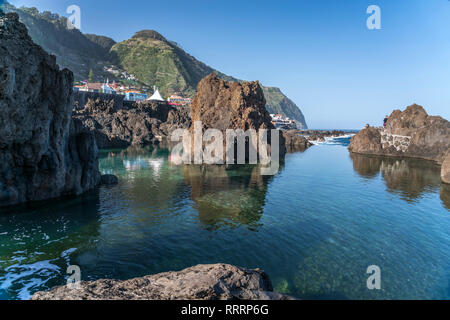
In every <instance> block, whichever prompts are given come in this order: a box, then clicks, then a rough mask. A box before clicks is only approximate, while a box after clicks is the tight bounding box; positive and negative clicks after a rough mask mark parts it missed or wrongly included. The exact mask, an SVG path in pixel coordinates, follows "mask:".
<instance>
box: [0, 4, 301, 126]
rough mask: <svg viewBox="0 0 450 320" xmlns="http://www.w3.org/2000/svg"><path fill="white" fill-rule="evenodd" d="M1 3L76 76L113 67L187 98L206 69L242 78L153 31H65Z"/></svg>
mask: <svg viewBox="0 0 450 320" xmlns="http://www.w3.org/2000/svg"><path fill="white" fill-rule="evenodd" d="M2 7H3V9H4V11H5V12H10V11H15V12H17V13H18V14H19V16H20V20H21V21H22V22H23V23H24V24H25V25H26V26H27V28H28V30H29V34H30V36H31V38H32V39H33V41H34V42H36V43H37V44H38V45H40V46H41V47H42V48H44V49H45V50H46V51H47V52H49V53H51V54H53V55H55V56H56V58H57V62H58V64H59V65H60V66H61V67H66V68H68V69H70V70H72V71H73V72H74V75H75V79H76V80H85V79H88V76H89V73H90V71H91V70H92V72H93V73H94V74H95V76H96V78H97V79H102V81H105V80H106V79H110V80H113V79H114V75H112V74H111V73H109V72H107V71H106V70H105V69H106V68H105V67H106V66H111V65H117V66H119V67H120V68H121V69H123V70H124V71H126V72H128V73H129V74H133V75H135V76H136V78H137V80H138V82H139V83H140V84H141V85H144V86H147V87H151V86H153V85H156V86H157V87H158V88H159V89H160V91H161V92H162V93H163V94H164V95H169V94H172V93H178V92H181V93H183V94H185V95H187V96H189V97H193V96H194V94H195V92H196V89H197V84H198V83H199V82H200V80H201V79H202V78H204V77H205V76H207V75H208V74H211V73H215V74H217V75H218V76H219V77H220V78H222V79H223V80H227V81H238V82H242V81H243V80H239V79H236V78H234V77H231V76H228V75H225V74H224V73H222V72H220V71H218V70H216V69H214V68H212V67H210V66H208V65H206V64H205V63H203V62H201V61H199V60H197V59H196V58H195V57H193V56H191V55H190V54H189V53H187V52H185V51H184V50H183V49H182V48H181V47H180V46H179V45H178V44H177V43H176V42H174V41H169V40H167V39H166V38H165V37H164V36H163V35H162V34H160V33H159V32H157V31H155V30H140V31H137V32H136V33H135V34H134V35H133V37H131V38H130V39H126V40H124V41H121V42H116V41H114V40H113V39H111V38H109V37H106V36H101V35H96V34H83V33H81V32H80V31H79V30H77V29H72V30H69V29H67V18H66V17H62V16H59V15H58V14H54V13H51V12H49V11H44V12H42V13H41V12H39V11H38V10H37V9H36V8H24V7H21V8H16V7H14V6H13V5H10V4H9V3H7V2H6V3H4V4H3V6H2ZM261 86H262V88H263V91H264V95H265V97H266V100H267V106H266V108H267V110H268V111H269V112H270V113H280V114H282V115H284V116H287V117H289V118H291V119H294V120H296V122H297V125H298V126H299V127H300V128H303V129H306V128H307V125H306V121H305V117H304V116H303V113H302V111H301V110H300V108H298V106H297V105H296V104H295V103H294V102H293V101H292V100H290V99H289V98H288V97H286V96H285V95H284V94H283V93H282V92H281V90H280V89H279V88H275V87H265V86H263V85H261Z"/></svg>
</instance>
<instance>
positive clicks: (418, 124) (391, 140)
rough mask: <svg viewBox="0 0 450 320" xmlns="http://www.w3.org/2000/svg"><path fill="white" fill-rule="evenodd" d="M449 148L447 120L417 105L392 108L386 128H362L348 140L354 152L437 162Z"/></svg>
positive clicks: (449, 123)
mask: <svg viewBox="0 0 450 320" xmlns="http://www.w3.org/2000/svg"><path fill="white" fill-rule="evenodd" d="M449 149H450V122H448V121H447V120H445V119H444V118H442V117H438V116H429V115H428V114H427V112H426V111H425V109H424V108H423V107H421V106H419V105H416V104H414V105H411V106H409V107H407V108H406V110H404V111H400V110H395V111H393V112H392V114H391V115H390V117H389V119H388V121H387V129H386V130H384V129H379V128H372V127H369V128H365V129H363V130H361V131H360V132H359V133H357V134H356V135H355V136H354V137H353V138H352V139H351V142H350V146H349V150H350V151H351V152H354V153H361V154H376V155H388V156H403V157H413V158H422V159H428V160H434V161H436V162H437V163H439V164H441V163H442V162H443V161H444V157H445V154H446V153H447V150H449Z"/></svg>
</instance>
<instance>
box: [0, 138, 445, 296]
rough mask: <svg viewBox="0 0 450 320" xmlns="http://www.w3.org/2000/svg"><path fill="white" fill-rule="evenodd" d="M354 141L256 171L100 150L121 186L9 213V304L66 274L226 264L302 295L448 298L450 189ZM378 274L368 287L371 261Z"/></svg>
mask: <svg viewBox="0 0 450 320" xmlns="http://www.w3.org/2000/svg"><path fill="white" fill-rule="evenodd" d="M346 144H348V139H339V140H334V141H329V143H327V144H323V145H319V146H314V147H312V148H310V149H309V150H307V151H306V152H304V153H295V154H289V155H287V157H286V161H285V164H284V165H283V166H282V168H280V172H279V173H278V174H277V175H275V176H273V177H264V176H261V175H259V173H258V170H259V168H258V167H257V166H240V167H234V168H225V167H219V166H213V167H198V166H172V165H170V164H169V163H168V161H167V158H168V151H167V150H162V149H145V150H136V149H128V150H122V151H120V150H116V151H104V152H102V154H101V159H100V166H101V170H102V171H103V173H114V174H116V175H117V176H118V177H119V180H120V183H119V185H117V186H113V187H101V188H100V189H99V190H98V191H96V192H94V193H92V194H90V195H85V196H82V197H79V198H76V199H67V200H64V201H61V200H60V201H51V202H45V203H39V204H35V205H33V206H31V207H29V206H28V207H20V208H14V209H6V210H5V209H3V211H1V212H0V299H28V298H30V296H31V295H32V294H33V293H34V292H36V291H39V290H46V289H49V288H51V287H52V286H55V285H62V284H64V283H65V282H66V278H67V275H66V268H67V266H68V265H78V266H80V268H81V272H82V274H81V277H82V279H83V280H94V279H99V278H118V279H128V278H132V277H137V276H143V275H147V274H152V273H157V272H163V271H169V270H180V269H183V268H185V267H189V266H192V265H195V264H199V263H216V262H224V263H230V264H235V265H239V266H243V267H249V268H257V267H259V268H261V269H263V270H265V271H266V272H267V273H268V274H269V275H270V277H271V279H272V282H273V284H274V287H275V289H276V290H277V291H280V292H284V293H288V294H291V295H293V296H295V297H298V298H305V299H336V298H337V299H450V209H449V208H450V190H449V189H447V188H446V187H445V186H444V185H441V183H440V178H439V168H438V167H437V166H435V165H434V164H432V163H429V162H425V161H419V160H406V159H386V158H384V159H383V158H378V157H367V156H350V155H349V153H348V151H347V149H346V147H345V145H346ZM370 265H377V266H379V267H380V269H381V290H368V289H367V286H366V280H367V278H368V276H369V274H367V273H366V270H367V267H368V266H370Z"/></svg>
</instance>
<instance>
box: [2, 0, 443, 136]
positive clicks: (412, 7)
mask: <svg viewBox="0 0 450 320" xmlns="http://www.w3.org/2000/svg"><path fill="white" fill-rule="evenodd" d="M9 2H10V3H12V4H14V5H16V6H21V5H25V6H35V7H37V8H38V9H39V10H40V11H42V10H50V11H53V12H57V13H59V14H62V15H66V16H68V14H66V13H65V11H66V8H67V7H68V6H69V5H72V4H76V5H79V6H80V8H81V14H82V31H83V32H85V33H96V34H102V35H107V36H109V37H112V38H113V39H115V40H116V41H121V40H124V39H126V38H129V37H131V36H132V35H133V34H134V32H136V31H138V30H142V29H155V30H157V31H158V32H160V33H161V34H163V35H164V36H165V37H166V38H168V39H170V40H173V41H176V42H178V43H179V44H180V45H181V46H182V47H183V48H184V49H185V50H186V51H187V52H188V53H190V54H192V55H193V56H195V57H196V58H197V59H199V60H201V61H203V62H205V63H206V64H208V65H210V66H211V67H213V68H215V69H218V70H220V71H222V72H224V73H226V74H229V75H232V76H234V77H237V78H241V79H244V80H260V81H261V82H262V83H263V84H264V85H267V86H277V87H280V88H281V89H282V91H283V92H284V93H285V94H286V95H288V96H289V97H290V98H291V99H292V100H293V101H294V102H295V103H296V104H297V105H298V106H299V107H300V108H301V109H302V111H303V113H304V114H305V116H306V120H307V122H308V125H309V126H310V127H311V128H361V127H362V126H363V125H365V124H366V123H370V124H373V125H375V124H377V125H379V124H380V123H381V121H382V119H383V117H384V115H385V114H390V112H391V111H392V110H393V109H403V108H404V107H406V106H408V105H410V104H412V103H418V104H421V105H423V106H424V107H425V109H426V110H427V111H428V112H429V113H430V114H434V115H442V116H443V117H445V118H446V119H450V1H448V0H370V1H367V0H341V1H338V0H297V1H265V0H260V1H253V0H249V1H242V0H241V1H235V0H228V1H214V0H209V1H203V0H201V1H196V0H191V1H185V0H183V1H179V0H175V1H170V0H165V1H152V0H142V1H137V0H134V1H113V0H108V1H106V0H95V1H93V0H39V1H36V0H34V1H33V0H16V1H14V0H11V1H9ZM372 4H374V5H378V6H379V7H380V8H381V24H382V29H381V30H368V29H367V27H366V19H367V18H368V17H369V15H368V14H367V13H366V9H367V7H368V6H369V5H372Z"/></svg>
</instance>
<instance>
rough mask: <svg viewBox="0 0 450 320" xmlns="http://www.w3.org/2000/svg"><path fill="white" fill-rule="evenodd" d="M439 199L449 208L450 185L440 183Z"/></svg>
mask: <svg viewBox="0 0 450 320" xmlns="http://www.w3.org/2000/svg"><path fill="white" fill-rule="evenodd" d="M441 200H442V202H443V203H444V205H445V207H446V208H447V209H448V210H450V185H448V184H445V183H443V184H441Z"/></svg>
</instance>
